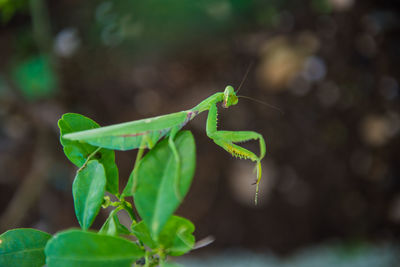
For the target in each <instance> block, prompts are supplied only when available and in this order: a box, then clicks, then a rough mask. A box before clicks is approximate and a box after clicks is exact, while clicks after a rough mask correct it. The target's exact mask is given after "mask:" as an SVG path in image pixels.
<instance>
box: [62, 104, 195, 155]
mask: <svg viewBox="0 0 400 267" xmlns="http://www.w3.org/2000/svg"><path fill="white" fill-rule="evenodd" d="M192 114H193V113H192V112H191V111H181V112H176V113H171V114H168V115H164V116H158V117H153V118H148V119H142V120H137V121H131V122H125V123H120V124H114V125H110V126H105V127H100V128H96V129H91V130H86V131H81V132H75V133H70V134H66V135H64V136H63V138H65V139H70V140H78V141H82V142H86V143H89V144H91V145H94V146H99V147H104V148H109V149H116V150H129V149H135V148H151V147H153V146H154V145H155V144H156V143H157V141H158V140H160V139H161V138H163V137H164V136H165V135H167V134H168V133H169V132H170V131H171V128H173V127H179V129H180V128H182V127H183V126H184V125H185V124H186V123H187V122H188V121H189V120H190V119H191V117H192Z"/></svg>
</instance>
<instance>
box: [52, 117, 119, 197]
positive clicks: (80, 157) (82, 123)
mask: <svg viewBox="0 0 400 267" xmlns="http://www.w3.org/2000/svg"><path fill="white" fill-rule="evenodd" d="M58 127H59V128H60V142H61V144H62V145H63V147H64V153H65V155H66V156H67V158H68V159H69V160H70V161H71V162H72V163H73V164H75V165H76V166H78V167H79V168H80V167H82V165H83V164H84V163H85V162H86V160H87V158H88V156H89V155H90V154H92V153H93V152H94V151H95V150H96V149H97V147H96V146H92V145H89V144H87V143H84V142H79V141H72V140H68V139H64V138H63V135H65V134H67V133H73V132H79V131H83V130H88V129H94V128H99V127H100V126H99V125H98V124H97V123H96V122H95V121H93V120H91V119H89V118H87V117H85V116H83V115H80V114H76V113H66V114H64V115H63V116H62V117H61V119H60V120H59V121H58ZM97 154H98V155H96V156H97V157H96V156H95V157H94V159H97V160H98V161H99V162H100V163H102V164H103V166H104V169H105V171H106V177H107V187H106V190H107V191H108V192H110V193H112V194H117V193H118V168H117V166H116V165H115V153H114V151H113V150H109V149H105V148H102V149H101V150H100V151H99V152H98V153H97Z"/></svg>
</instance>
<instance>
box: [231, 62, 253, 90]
mask: <svg viewBox="0 0 400 267" xmlns="http://www.w3.org/2000/svg"><path fill="white" fill-rule="evenodd" d="M253 65H254V60H253V61H252V62H251V63H250V65H249V66H248V67H247V70H246V73H245V74H244V76H243V79H242V81H241V82H240V85H239V87H238V89H237V90H236V92H235V94H237V93H238V92H239V90H240V89H241V88H242V85H243V84H244V82H245V81H246V79H247V76H248V75H249V72H250V70H251V68H252V67H253Z"/></svg>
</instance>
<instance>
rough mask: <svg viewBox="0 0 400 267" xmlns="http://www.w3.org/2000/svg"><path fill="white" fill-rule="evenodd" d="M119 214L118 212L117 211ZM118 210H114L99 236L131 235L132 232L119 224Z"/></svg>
mask: <svg viewBox="0 0 400 267" xmlns="http://www.w3.org/2000/svg"><path fill="white" fill-rule="evenodd" d="M117 212H118V211H117ZM117 212H116V210H113V211H112V212H111V213H110V215H109V216H108V218H107V220H106V221H105V223H104V224H103V226H102V227H101V229H100V231H99V234H107V235H115V236H118V235H129V234H130V233H131V232H129V230H128V229H127V228H126V227H125V226H124V225H122V224H121V223H120V222H119V219H118V215H117Z"/></svg>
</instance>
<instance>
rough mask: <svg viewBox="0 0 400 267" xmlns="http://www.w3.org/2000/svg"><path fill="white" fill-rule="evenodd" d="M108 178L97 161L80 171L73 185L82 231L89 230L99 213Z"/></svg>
mask: <svg viewBox="0 0 400 267" xmlns="http://www.w3.org/2000/svg"><path fill="white" fill-rule="evenodd" d="M105 185H106V176H105V172H104V168H103V165H102V164H101V163H99V162H98V161H97V160H90V161H89V163H88V164H87V165H86V166H85V167H83V169H82V170H80V171H78V173H77V175H76V177H75V180H74V183H73V185H72V194H73V196H74V206H75V214H76V217H77V218H78V221H79V224H80V226H81V227H82V229H84V230H86V229H88V228H89V227H90V226H91V225H92V223H93V221H94V219H95V218H96V216H97V214H98V213H99V210H100V207H101V204H102V202H103V197H104V193H105Z"/></svg>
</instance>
